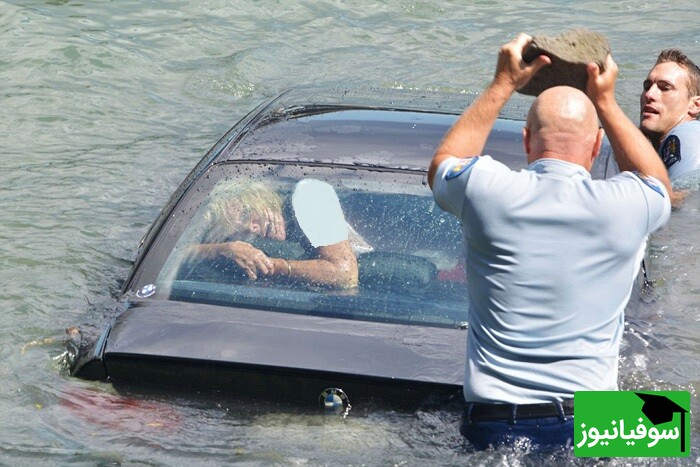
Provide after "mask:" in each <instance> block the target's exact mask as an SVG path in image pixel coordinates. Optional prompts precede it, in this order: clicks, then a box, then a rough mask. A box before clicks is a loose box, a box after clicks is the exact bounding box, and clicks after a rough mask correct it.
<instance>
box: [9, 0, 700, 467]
mask: <svg viewBox="0 0 700 467" xmlns="http://www.w3.org/2000/svg"><path fill="white" fill-rule="evenodd" d="M572 26H583V27H588V28H590V29H593V30H597V31H600V32H602V33H604V34H605V35H606V36H607V37H608V39H609V41H610V43H611V46H612V49H613V55H614V57H615V59H616V61H617V63H618V65H619V67H620V79H619V82H618V86H617V94H618V97H619V100H620V102H621V105H622V106H623V109H624V110H625V111H626V113H627V114H628V115H629V116H630V117H631V118H633V119H636V115H637V105H638V104H637V102H638V95H639V91H640V90H641V82H642V81H643V79H644V77H645V75H646V73H647V71H648V69H649V68H650V67H651V65H652V63H653V61H654V58H655V55H656V53H657V52H658V51H659V50H660V49H661V48H664V47H668V46H676V47H680V48H682V49H684V50H685V51H686V52H687V53H688V54H689V55H690V56H691V57H692V58H695V59H696V61H700V44H699V41H700V9H699V8H698V5H697V4H696V2H695V1H693V0H687V1H679V0H667V1H662V2H647V1H641V0H623V1H619V2H614V3H611V2H607V1H605V2H604V1H584V2H582V1H573V0H564V1H553V0H552V1H545V0H534V1H510V2H506V1H503V0H481V1H473V2H469V3H467V4H465V2H458V1H456V0H449V1H428V0H383V1H375V2H361V1H339V0H329V1H322V0H310V1H303V2H302V1H295V0H290V1H278V0H257V1H240V0H226V1H224V0H203V1H197V2H186V1H177V0H172V1H168V0H150V1H133V0H132V1H128V0H123V1H112V2H107V1H71V0H53V1H36V0H34V1H32V0H27V1H20V0H15V1H9V2H8V1H6V2H0V43H2V51H1V52H0V91H1V92H2V105H0V148H2V153H1V157H0V173H2V182H3V183H2V188H0V268H1V274H0V287H1V288H2V293H1V294H0V309H2V313H3V318H2V320H1V321H0V323H2V324H1V326H2V327H1V328H0V329H1V330H2V332H0V362H1V363H0V382H1V383H0V414H2V417H1V419H2V423H0V464H8V465H29V464H32V465H34V464H36V463H39V464H61V465H65V464H78V465H81V464H84V465H95V464H137V465H138V464H167V465H188V464H192V463H197V464H204V465H206V464H212V465H218V464H221V463H233V462H241V463H244V464H268V463H277V464H282V465H288V464H311V465H319V464H355V465H358V464H369V465H422V464H426V463H429V464H443V465H444V464H448V465H449V464H460V465H464V464H483V465H493V464H497V465H532V464H539V463H546V464H554V465H557V464H559V465H566V464H568V463H569V462H570V461H572V459H571V458H570V457H569V456H568V455H565V454H562V453H554V454H552V455H550V456H548V457H544V458H543V457H537V456H533V455H531V454H527V453H525V452H523V450H522V449H502V450H499V451H496V452H485V453H472V452H470V451H469V450H468V448H467V447H466V446H465V444H464V443H463V442H462V440H461V438H460V436H459V433H458V432H457V424H458V418H459V417H458V414H456V413H454V412H451V411H438V412H431V411H419V412H415V413H397V412H392V411H387V410H382V409H381V408H358V409H357V410H356V411H354V412H353V413H352V414H351V416H350V417H348V418H347V419H345V420H341V419H338V418H329V417H324V416H322V415H319V414H317V413H313V412H312V413H307V412H305V411H303V410H301V409H300V408H297V407H289V406H276V405H270V404H260V403H252V402H249V401H240V400H236V399H230V398H227V397H226V396H225V395H222V394H215V395H207V394H200V395H186V394H144V393H134V394H129V393H127V394H125V395H121V396H117V395H115V392H114V390H113V388H111V386H109V385H106V384H102V383H87V382H83V381H77V380H74V379H71V378H69V377H68V376H66V375H65V373H64V372H62V371H61V367H60V365H59V362H58V357H60V355H61V353H62V352H63V347H62V345H61V344H60V342H59V340H60V337H61V336H62V335H63V330H64V328H65V327H67V326H70V325H74V324H84V325H85V324H87V325H96V324H97V323H99V322H100V320H101V318H102V317H103V316H105V315H106V314H107V313H108V311H109V310H110V309H111V308H112V306H113V304H114V298H113V297H114V296H115V294H116V293H117V291H118V290H119V288H120V280H122V279H123V278H124V277H125V276H126V274H127V272H128V269H129V267H130V264H131V261H132V259H133V258H134V255H135V253H136V247H137V245H138V242H139V240H140V239H141V237H142V236H143V235H144V233H145V232H146V230H147V228H148V226H149V225H150V223H151V222H152V221H153V219H154V218H155V217H156V215H157V214H158V212H159V210H160V208H161V207H162V205H163V204H164V202H165V201H166V200H167V198H168V197H169V195H170V193H171V192H172V191H173V190H174V189H175V187H176V186H177V184H178V183H179V182H180V181H181V180H182V179H183V178H184V176H185V175H186V174H187V173H188V172H189V170H191V168H192V167H194V165H195V164H196V162H197V161H198V160H199V159H200V158H201V157H202V155H203V154H204V153H205V152H206V150H207V149H208V148H209V147H210V146H211V145H213V144H214V142H216V140H217V139H218V138H219V137H220V136H221V135H222V134H223V133H224V132H225V131H226V130H227V129H228V128H229V127H230V126H231V125H232V124H233V123H234V122H235V121H237V120H238V119H239V118H241V117H242V116H243V115H245V114H246V113H247V112H248V111H250V110H251V109H252V108H254V107H255V106H256V105H258V104H259V103H260V102H262V101H263V100H266V99H268V98H270V97H272V96H275V95H277V94H278V93H279V92H280V91H282V90H283V89H286V88H288V87H291V86H297V85H312V86H319V87H324V88H341V89H342V88H356V87H373V88H378V89H404V90H409V91H415V92H418V93H420V92H427V91H447V92H453V93H461V94H464V95H465V101H466V99H467V98H468V97H469V96H470V95H474V94H476V93H478V92H480V91H481V90H482V89H483V87H484V86H485V85H486V84H487V83H488V82H489V80H490V78H491V76H492V75H493V68H494V65H495V58H496V52H497V50H498V48H499V47H500V45H501V44H502V43H504V42H506V41H508V40H510V39H511V38H512V37H514V36H515V34H516V33H517V32H520V31H525V32H528V33H531V34H535V33H548V34H554V33H558V32H559V31H562V30H564V29H568V28H570V27H572ZM693 188H697V187H693ZM699 201H700V198H699V197H698V195H697V192H696V193H695V194H694V195H692V196H691V197H690V198H689V199H688V200H687V201H686V205H685V206H684V207H683V208H682V209H681V210H680V211H678V212H676V213H674V214H673V218H672V221H671V223H670V225H669V226H668V227H666V228H665V229H664V230H663V231H661V232H659V233H658V234H656V235H655V236H654V238H653V239H652V254H653V261H652V274H653V277H654V279H655V280H656V282H657V289H656V291H657V297H656V300H655V301H654V302H653V303H651V304H645V305H639V306H634V307H632V309H631V310H630V312H629V313H628V326H627V330H628V331H627V334H626V336H625V341H624V348H623V358H622V363H621V385H622V387H623V389H642V388H643V389H674V390H688V391H691V393H692V400H693V402H692V410H693V412H694V413H699V410H698V409H699V408H700V407H699V406H698V398H697V391H698V389H700V388H699V386H700V378H699V374H700V371H699V366H700V364H698V355H699V354H700V341H699V339H700V338H699V337H698V336H699V335H700V333H699V332H698V331H700V324H699V322H700V311H699V310H700V303H699V300H698V296H699V294H700V274H698V272H699V271H700V253H699V252H698V245H700V233H699V232H698V229H697V225H698V222H699V220H700V214H699V213H698V207H699V206H700V203H699ZM692 423H693V437H694V440H693V443H694V445H693V449H694V454H693V457H692V458H691V460H690V461H689V463H694V464H698V457H697V454H696V453H697V439H698V436H699V434H700V428H699V427H700V423H699V422H698V419H697V417H694V418H693V420H692ZM578 463H581V464H589V463H591V462H590V461H582V460H579V461H578ZM600 463H601V464H602V465H607V464H612V465H625V462H624V461H623V460H617V461H616V460H611V461H600ZM634 463H646V464H648V465H655V464H658V463H659V461H658V460H655V461H654V462H651V461H649V462H643V461H641V460H635V461H634ZM666 463H667V464H670V465H675V464H676V463H677V462H676V461H674V460H669V461H666Z"/></svg>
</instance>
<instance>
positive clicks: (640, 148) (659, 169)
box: [586, 55, 673, 197]
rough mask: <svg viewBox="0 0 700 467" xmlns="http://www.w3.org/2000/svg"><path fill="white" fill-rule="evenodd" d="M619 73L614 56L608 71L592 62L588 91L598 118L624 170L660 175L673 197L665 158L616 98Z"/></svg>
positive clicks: (619, 164)
mask: <svg viewBox="0 0 700 467" xmlns="http://www.w3.org/2000/svg"><path fill="white" fill-rule="evenodd" d="M617 72H618V70H617V65H616V64H615V62H614V61H613V59H612V57H611V56H610V55H608V58H607V61H606V63H605V71H604V72H601V70H600V68H599V67H598V65H596V64H595V63H589V64H588V85H587V88H586V93H587V94H588V97H589V98H590V99H591V101H593V105H594V106H595V108H596V111H597V112H598V118H599V119H600V122H601V124H602V125H603V129H604V130H605V133H606V134H607V135H608V139H609V140H610V145H611V146H612V149H613V151H614V153H615V158H616V159H617V165H618V166H619V167H620V170H629V171H635V172H639V173H640V174H642V175H648V176H652V177H654V178H656V179H657V180H659V181H660V182H661V183H663V184H664V186H665V187H666V191H667V192H668V194H669V196H671V197H673V189H672V188H671V182H670V180H669V178H668V172H667V171H666V167H665V166H664V164H663V162H662V161H661V158H660V157H659V156H658V155H657V154H656V151H655V150H654V147H653V146H652V145H651V143H650V142H649V140H647V139H646V138H645V137H644V135H643V134H642V132H641V131H640V130H639V128H637V127H636V126H635V125H634V123H632V121H631V120H630V119H629V118H627V116H626V115H625V113H624V112H623V111H622V109H621V108H620V106H619V105H618V103H617V101H616V100H615V80H616V79H617Z"/></svg>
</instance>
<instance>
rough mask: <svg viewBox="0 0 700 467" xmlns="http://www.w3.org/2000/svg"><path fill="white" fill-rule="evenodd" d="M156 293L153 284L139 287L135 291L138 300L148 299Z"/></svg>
mask: <svg viewBox="0 0 700 467" xmlns="http://www.w3.org/2000/svg"><path fill="white" fill-rule="evenodd" d="M154 293H156V286H155V285H154V284H148V285H144V286H143V287H141V288H140V289H139V290H137V291H136V296H137V297H138V298H148V297H150V296H151V295H153V294H154Z"/></svg>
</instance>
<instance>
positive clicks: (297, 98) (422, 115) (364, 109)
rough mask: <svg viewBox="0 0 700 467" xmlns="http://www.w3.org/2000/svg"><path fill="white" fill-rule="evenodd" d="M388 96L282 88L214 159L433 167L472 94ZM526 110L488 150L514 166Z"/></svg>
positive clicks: (515, 113) (502, 125) (499, 128)
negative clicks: (335, 96)
mask: <svg viewBox="0 0 700 467" xmlns="http://www.w3.org/2000/svg"><path fill="white" fill-rule="evenodd" d="M386 94H387V93H386V92H385V93H382V95H383V98H382V100H381V102H384V103H385V104H383V105H377V104H376V102H375V104H373V105H372V104H370V103H369V102H368V101H367V99H368V97H367V96H365V95H360V96H358V95H352V96H350V95H348V94H347V93H345V94H343V96H342V99H340V100H332V99H333V98H332V97H330V96H327V95H324V96H319V95H315V96H313V97H311V96H309V95H308V94H307V93H306V92H304V91H303V90H299V89H296V90H292V91H289V92H286V93H283V94H282V95H280V96H278V97H277V98H276V99H273V100H272V101H270V102H269V103H267V104H266V105H264V106H261V107H259V108H258V109H256V111H254V112H253V115H251V116H249V118H248V119H246V120H245V122H244V123H242V125H241V126H240V127H239V128H238V129H237V130H238V135H231V136H230V137H229V138H228V141H226V143H225V144H223V145H220V147H219V148H218V152H217V153H216V154H212V157H211V158H210V163H224V162H234V161H278V162H297V163H315V164H318V163H323V164H334V165H345V166H361V167H367V166H369V167H383V168H388V169H404V170H405V169H408V170H417V171H427V167H428V164H429V163H430V160H431V158H432V156H433V154H434V152H435V149H436V148H437V146H438V145H439V143H440V141H441V140H442V137H443V136H444V134H445V133H446V132H447V130H448V129H449V128H450V126H452V124H453V123H454V122H455V120H456V119H457V117H458V116H459V114H460V112H461V108H462V107H465V106H466V105H467V104H468V103H469V102H470V101H471V100H472V99H471V98H468V97H465V96H461V95H457V96H454V95H447V96H446V95H442V94H435V95H430V96H428V97H424V98H423V99H420V100H416V98H415V96H414V97H413V100H408V99H407V98H405V97H404V98H403V99H402V98H400V97H397V94H396V93H392V94H391V97H390V98H389V97H387V96H386ZM398 96H402V95H401V94H398ZM332 102H334V103H332ZM448 104H449V105H448ZM523 108H524V107H518V106H512V107H508V108H507V110H506V111H505V112H504V113H503V115H502V116H501V117H500V118H499V119H498V121H497V122H496V124H495V126H494V129H493V131H492V132H491V135H490V137H489V139H488V142H487V145H486V148H485V153H493V154H497V155H498V159H499V160H500V161H502V162H503V163H504V164H506V165H508V166H509V167H511V168H513V169H519V168H522V167H524V166H525V165H526V163H525V156H524V152H523V150H522V144H521V143H518V144H513V142H514V140H516V141H520V140H521V139H522V127H523V118H524V110H523ZM225 139H227V138H225Z"/></svg>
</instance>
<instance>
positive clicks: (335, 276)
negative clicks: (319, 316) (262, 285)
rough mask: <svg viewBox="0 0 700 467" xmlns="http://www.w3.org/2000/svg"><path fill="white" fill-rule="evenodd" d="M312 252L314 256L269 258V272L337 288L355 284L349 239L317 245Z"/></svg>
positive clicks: (354, 265)
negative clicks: (309, 257) (289, 258)
mask: <svg viewBox="0 0 700 467" xmlns="http://www.w3.org/2000/svg"><path fill="white" fill-rule="evenodd" d="M315 252H316V254H317V256H318V257H317V258H316V259H307V260H287V259H284V258H272V263H273V272H272V275H275V276H287V277H289V278H291V279H295V280H301V281H304V282H308V283H310V284H315V285H323V286H328V287H334V288H339V289H349V288H352V287H357V283H358V276H359V273H358V267H357V258H356V257H355V253H354V252H353V251H352V247H351V245H350V242H349V241H348V240H343V241H342V242H339V243H335V244H333V245H328V246H322V247H318V248H316V249H315Z"/></svg>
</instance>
